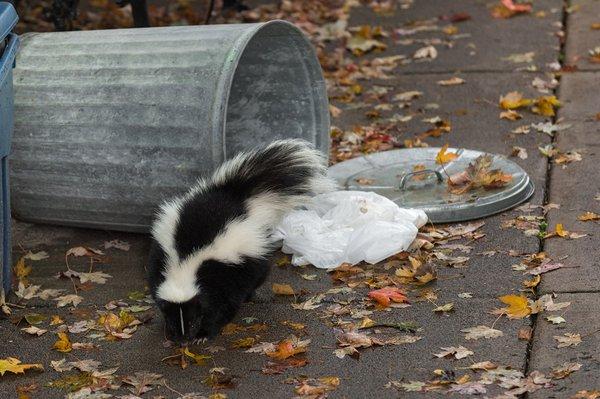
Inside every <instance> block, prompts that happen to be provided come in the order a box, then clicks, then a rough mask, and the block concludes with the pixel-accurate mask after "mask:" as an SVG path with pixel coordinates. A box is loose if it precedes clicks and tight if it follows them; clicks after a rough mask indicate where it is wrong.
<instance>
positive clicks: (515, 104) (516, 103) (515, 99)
mask: <svg viewBox="0 0 600 399" xmlns="http://www.w3.org/2000/svg"><path fill="white" fill-rule="evenodd" d="M532 103H533V100H531V99H528V98H523V94H521V93H519V92H518V91H511V92H510V93H508V94H506V95H504V96H501V97H500V108H502V109H506V110H513V109H517V108H521V107H526V106H528V105H531V104H532Z"/></svg>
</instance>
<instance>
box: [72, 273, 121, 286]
mask: <svg viewBox="0 0 600 399" xmlns="http://www.w3.org/2000/svg"><path fill="white" fill-rule="evenodd" d="M77 277H79V281H80V282H81V284H85V283H87V282H88V281H89V282H92V283H96V284H104V283H106V279H107V278H112V276H111V275H110V274H106V273H104V272H92V273H78V275H77Z"/></svg>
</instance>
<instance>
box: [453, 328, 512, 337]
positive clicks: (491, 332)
mask: <svg viewBox="0 0 600 399" xmlns="http://www.w3.org/2000/svg"><path fill="white" fill-rule="evenodd" d="M460 331H462V332H464V333H467V334H466V335H465V339H466V340H470V339H479V338H487V339H489V338H498V337H501V336H502V335H504V333H503V332H502V331H500V330H495V329H493V328H490V327H488V326H477V327H471V328H465V329H463V330H460Z"/></svg>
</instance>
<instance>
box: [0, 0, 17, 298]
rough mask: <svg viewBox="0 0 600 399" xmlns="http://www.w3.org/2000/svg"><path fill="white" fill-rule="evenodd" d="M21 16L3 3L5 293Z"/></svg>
mask: <svg viewBox="0 0 600 399" xmlns="http://www.w3.org/2000/svg"><path fill="white" fill-rule="evenodd" d="M18 20H19V17H18V16H17V12H16V11H15V9H14V7H13V6H12V4H10V3H4V2H0V168H1V171H2V181H1V183H0V190H2V191H1V192H0V218H1V219H0V235H1V237H0V244H1V245H2V246H1V247H0V259H1V260H2V268H0V287H1V288H2V289H4V292H5V293H8V292H9V291H10V286H11V256H10V255H11V244H10V203H9V198H10V196H9V186H8V174H9V173H8V154H9V153H10V142H11V139H12V135H13V72H12V70H13V68H14V66H15V55H16V54H17V49H18V47H19V37H18V36H17V35H15V34H14V33H12V30H13V28H14V27H15V25H16V24H17V21H18Z"/></svg>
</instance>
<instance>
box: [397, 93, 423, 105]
mask: <svg viewBox="0 0 600 399" xmlns="http://www.w3.org/2000/svg"><path fill="white" fill-rule="evenodd" d="M422 95H423V92H422V91H417V90H411V91H405V92H403V93H398V94H396V95H395V96H394V98H393V100H394V101H402V102H406V101H410V100H413V99H415V98H419V97H421V96H422Z"/></svg>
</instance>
